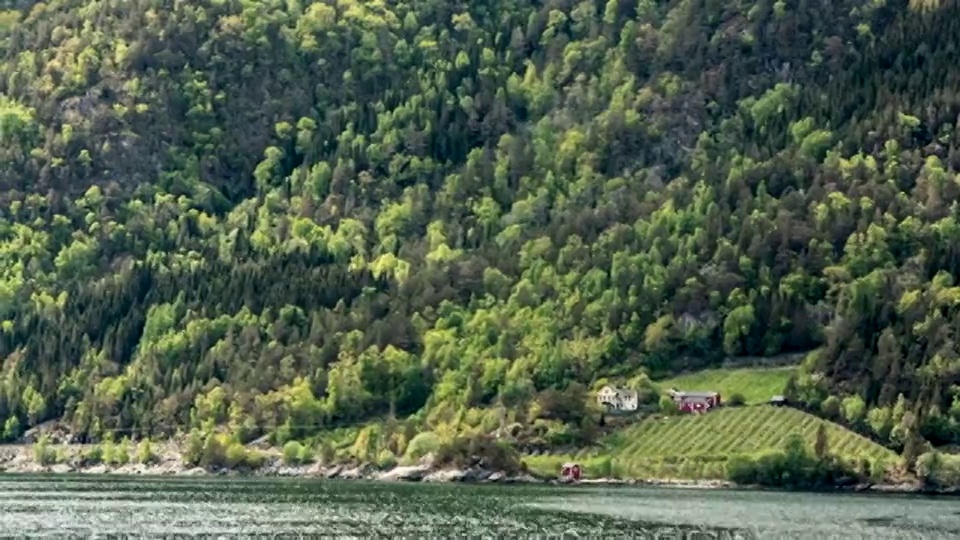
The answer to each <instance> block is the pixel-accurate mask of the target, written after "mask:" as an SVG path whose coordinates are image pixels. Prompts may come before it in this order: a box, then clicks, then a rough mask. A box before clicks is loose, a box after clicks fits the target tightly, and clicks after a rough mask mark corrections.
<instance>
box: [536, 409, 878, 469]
mask: <svg viewBox="0 0 960 540" xmlns="http://www.w3.org/2000/svg"><path fill="white" fill-rule="evenodd" d="M824 422H825V423H826V425H827V434H828V441H829V447H830V451H831V452H833V453H835V454H838V455H840V456H842V457H844V458H854V457H861V456H865V457H869V458H871V459H872V460H878V459H881V460H887V459H889V460H893V459H896V455H895V454H894V453H893V452H892V451H891V450H889V449H887V448H884V447H883V446H881V445H879V444H876V443H874V442H873V441H870V440H869V439H866V438H864V437H862V436H860V435H858V434H856V433H854V432H852V431H850V430H848V429H846V428H844V427H842V426H839V425H837V424H834V423H831V422H827V421H825V420H822V419H820V418H817V417H815V416H813V415H810V414H807V413H804V412H802V411H799V410H796V409H791V408H776V407H771V406H768V405H761V406H756V407H744V408H724V409H720V410H717V411H715V412H712V413H709V414H705V415H701V416H693V415H684V416H675V417H668V418H648V419H646V420H643V421H641V422H639V423H637V424H635V425H633V426H630V427H628V428H625V429H623V430H621V431H618V432H616V433H614V434H612V435H610V436H609V437H608V438H606V439H605V440H603V441H602V442H601V444H602V445H603V446H604V448H603V449H602V450H600V449H588V450H583V451H581V452H579V453H577V454H576V455H574V456H570V455H562V456H529V457H527V458H525V461H526V462H527V465H528V466H529V467H530V468H531V469H532V470H534V471H535V472H538V473H541V474H556V471H557V470H558V468H559V465H560V464H561V463H562V462H563V461H566V460H571V459H575V460H577V461H579V462H581V463H582V464H583V465H584V467H585V469H586V474H587V476H588V477H595V476H606V475H615V476H622V477H634V478H645V477H657V478H720V477H722V476H723V473H724V470H723V467H724V463H725V462H726V460H727V459H728V458H729V457H730V456H733V455H737V454H755V453H758V452H763V451H769V450H775V449H780V448H783V446H784V443H785V442H786V440H787V437H788V436H789V435H790V434H792V433H801V434H802V435H803V437H804V438H805V439H806V441H807V442H808V443H809V444H810V445H812V444H813V442H814V438H815V436H816V432H817V426H818V424H819V423H824ZM608 460H609V464H608Z"/></svg>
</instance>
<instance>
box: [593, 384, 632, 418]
mask: <svg viewBox="0 0 960 540" xmlns="http://www.w3.org/2000/svg"><path fill="white" fill-rule="evenodd" d="M597 403H599V404H600V406H602V407H606V408H607V409H610V410H614V411H635V410H637V407H638V406H639V405H640V399H639V397H638V396H637V391H636V390H628V389H626V388H617V387H615V386H610V385H609V384H608V385H607V386H604V387H603V388H601V389H600V391H599V392H597Z"/></svg>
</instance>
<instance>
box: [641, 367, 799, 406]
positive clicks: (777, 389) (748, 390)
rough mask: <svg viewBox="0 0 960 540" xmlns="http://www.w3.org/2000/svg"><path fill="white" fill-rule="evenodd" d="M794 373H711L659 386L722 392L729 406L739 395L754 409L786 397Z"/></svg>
mask: <svg viewBox="0 0 960 540" xmlns="http://www.w3.org/2000/svg"><path fill="white" fill-rule="evenodd" d="M795 372H796V368H794V367H784V368H738V369H709V370H704V371H698V372H696V373H685V374H683V375H680V376H678V377H672V378H669V379H666V380H663V381H660V382H658V383H657V384H658V385H659V387H660V388H661V389H667V388H677V389H680V390H688V391H693V390H701V391H712V392H720V394H721V395H723V396H724V400H725V401H727V402H728V403H729V402H730V398H731V397H732V396H733V395H734V394H740V395H742V396H743V397H744V399H745V402H746V403H748V404H751V405H753V404H760V403H767V402H768V401H769V400H770V398H771V397H773V396H775V395H779V394H783V393H784V390H785V388H786V385H787V381H788V380H789V379H790V377H791V376H792V375H793V374H794V373H795Z"/></svg>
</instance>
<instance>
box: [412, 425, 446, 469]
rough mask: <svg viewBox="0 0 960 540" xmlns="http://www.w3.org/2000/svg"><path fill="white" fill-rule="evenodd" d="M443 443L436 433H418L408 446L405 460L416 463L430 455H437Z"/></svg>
mask: <svg viewBox="0 0 960 540" xmlns="http://www.w3.org/2000/svg"><path fill="white" fill-rule="evenodd" d="M441 445H442V441H441V440H440V437H438V436H437V434H436V433H433V432H430V431H425V432H423V433H418V434H417V435H416V436H415V437H414V438H413V439H410V442H409V443H408V444H407V451H406V454H405V455H404V459H405V460H407V461H409V462H415V461H417V460H419V459H420V458H422V457H424V456H426V455H427V454H430V453H436V452H437V451H439V450H440V446H441Z"/></svg>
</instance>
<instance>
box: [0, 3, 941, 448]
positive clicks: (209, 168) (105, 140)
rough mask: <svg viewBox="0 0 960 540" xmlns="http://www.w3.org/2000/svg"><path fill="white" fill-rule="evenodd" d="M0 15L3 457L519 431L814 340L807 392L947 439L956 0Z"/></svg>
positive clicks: (854, 416)
mask: <svg viewBox="0 0 960 540" xmlns="http://www.w3.org/2000/svg"><path fill="white" fill-rule="evenodd" d="M4 4H5V5H6V8H5V9H7V11H4V12H3V13H2V14H0V36H2V38H0V39H2V42H3V45H2V53H0V55H2V63H0V136H2V145H0V321H2V339H0V358H2V359H3V367H2V372H0V373H2V375H0V376H2V392H0V422H2V421H3V420H4V419H6V427H7V430H6V431H7V436H9V437H13V436H16V435H17V434H19V432H20V431H21V430H22V429H24V428H26V427H28V426H31V425H35V424H37V423H40V422H42V421H45V420H48V419H53V418H62V419H63V420H65V421H66V422H68V423H69V424H71V425H72V426H73V427H74V429H75V430H77V432H78V433H81V434H85V435H89V436H92V437H98V436H99V435H101V434H102V433H104V432H106V431H109V430H124V431H125V432H127V433H130V434H133V435H138V436H142V435H146V434H152V435H165V434H170V433H172V432H174V431H176V430H179V429H185V428H188V427H189V426H196V425H199V424H200V423H202V422H204V421H206V422H213V423H216V424H229V425H230V426H231V427H232V428H233V429H234V430H235V431H236V432H237V433H239V434H241V437H243V438H244V439H246V440H249V439H250V438H253V437H255V436H258V435H261V434H263V433H264V432H265V431H270V430H271V429H272V428H273V427H274V426H281V425H285V426H286V427H285V428H284V429H285V431H284V433H285V436H287V437H291V436H298V435H304V434H307V433H308V432H310V431H311V430H316V429H320V428H322V427H323V426H327V425H333V424H337V425H343V424H350V423H354V422H359V421H363V420H365V419H369V418H371V417H375V416H379V415H384V414H388V413H393V414H395V415H397V416H399V417H405V416H407V415H410V414H413V413H417V412H418V411H422V412H421V413H420V414H419V415H418V416H417V417H416V418H417V419H418V420H417V421H419V422H423V423H427V424H431V425H438V424H443V423H448V424H449V423H456V422H469V421H471V420H470V419H471V418H475V416H476V415H475V414H473V413H472V412H471V411H473V410H484V409H489V408H491V407H492V406H493V405H495V404H496V405H502V406H504V407H506V408H507V409H509V410H513V411H521V410H522V411H528V412H529V415H526V413H524V415H523V416H524V417H525V418H527V419H533V418H535V417H536V415H537V414H538V410H539V409H542V408H543V407H542V403H539V402H537V396H538V393H541V392H544V391H549V390H565V389H566V391H570V392H573V391H577V390H576V389H578V388H581V387H580V386H579V385H581V384H582V385H589V384H590V383H592V382H593V381H595V380H597V379H598V378H600V377H606V376H623V377H627V378H629V377H634V376H635V375H637V374H639V373H641V371H642V370H643V371H645V372H647V373H648V374H650V375H651V376H659V375H668V374H670V373H672V372H676V371H678V370H680V369H682V368H689V367H705V366H710V365H715V364H716V363H717V362H719V361H720V360H721V359H722V358H723V357H725V356H743V355H753V356H763V355H776V354H779V353H785V352H798V351H808V350H814V349H817V348H820V350H819V351H818V353H817V354H816V355H814V356H811V357H810V358H811V359H810V361H809V362H807V364H806V365H805V366H804V368H803V371H804V375H803V376H801V377H800V379H799V380H797V381H795V384H792V385H791V392H793V393H795V394H796V395H797V396H799V397H802V398H803V399H804V400H805V401H807V402H808V403H810V404H811V406H813V407H816V408H823V409H824V411H825V412H826V413H827V414H828V415H829V413H830V412H831V407H832V405H829V404H828V405H827V406H822V405H821V402H823V401H824V400H825V399H826V398H827V395H828V394H834V395H837V396H840V397H841V398H844V397H847V400H846V401H845V402H844V403H843V405H844V406H843V411H842V413H843V415H844V416H845V417H846V418H847V419H848V420H849V421H850V423H851V424H854V425H858V426H860V427H862V428H863V430H873V431H875V432H876V435H877V436H878V437H881V438H885V437H888V436H890V437H893V439H892V440H893V441H894V442H897V441H900V442H903V441H905V440H906V438H907V435H909V434H910V433H915V432H917V430H920V431H922V432H923V433H924V434H925V435H927V436H928V437H929V438H931V439H934V440H935V441H936V442H950V441H952V440H956V439H957V438H958V433H960V430H958V429H957V427H956V426H957V423H956V422H957V420H960V405H953V404H954V403H958V404H960V401H956V400H955V397H954V396H955V393H956V390H955V387H954V384H955V383H958V382H960V357H958V344H957V340H958V339H960V335H958V332H960V318H958V317H957V311H958V310H960V284H958V283H956V279H955V277H954V276H955V275H956V274H957V273H958V271H960V223H958V220H960V206H958V205H957V203H956V202H955V201H956V199H957V198H958V196H960V175H958V171H960V116H958V115H960V62H958V58H960V47H958V46H960V7H958V6H957V4H956V3H954V2H952V1H949V0H943V1H942V2H936V1H925V2H919V1H910V2H907V1H906V0H776V1H771V0H757V1H748V0H670V1H654V0H604V1H600V0H583V1H576V0H549V1H546V2H540V1H538V2H522V1H517V0H472V1H469V2H467V1H450V0H409V1H405V2H404V1H395V0H324V1H315V2H310V1H308V0H282V1H281V0H196V1H189V2H188V1H180V0H123V1H121V0H51V1H50V2H46V3H41V2H10V1H8V2H5V3H4ZM572 383H577V384H572ZM571 385H572V386H571ZM571 388H573V389H574V390H571ZM550 395H553V394H550ZM854 395H856V396H859V397H858V398H853V397H850V396H854ZM901 395H902V396H903V397H902V398H900V396H901ZM541 397H542V395H541ZM898 399H900V402H899V404H898V405H897V407H899V409H896V408H895V407H894V405H895V404H896V403H898ZM541 401H542V400H541ZM827 401H828V402H831V401H836V400H835V399H834V400H827ZM531 403H537V406H535V407H533V408H529V407H527V405H528V404H531ZM538 408H539V409H538ZM871 409H873V410H871ZM836 414H839V413H836ZM868 416H869V418H868ZM891 433H893V435H891ZM905 434H907V435H905Z"/></svg>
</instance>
